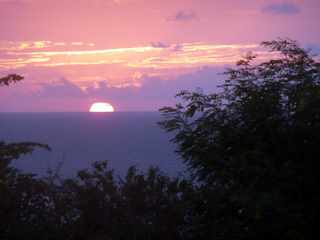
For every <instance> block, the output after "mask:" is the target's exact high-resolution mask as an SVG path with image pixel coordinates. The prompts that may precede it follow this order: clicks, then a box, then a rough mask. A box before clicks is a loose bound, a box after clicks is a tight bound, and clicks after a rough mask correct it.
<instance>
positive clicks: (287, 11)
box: [262, 2, 301, 15]
mask: <svg viewBox="0 0 320 240" xmlns="http://www.w3.org/2000/svg"><path fill="white" fill-rule="evenodd" d="M300 11H301V10H300V8H299V6H297V5H295V4H293V3H288V2H283V3H274V4H269V5H267V6H265V7H264V8H263V9H262V12H264V13H271V14H275V15H281V14H284V15H293V14H298V13H300Z"/></svg>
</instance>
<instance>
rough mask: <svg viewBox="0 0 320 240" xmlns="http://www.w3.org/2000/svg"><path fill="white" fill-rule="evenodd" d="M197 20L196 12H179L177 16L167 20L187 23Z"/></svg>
mask: <svg viewBox="0 0 320 240" xmlns="http://www.w3.org/2000/svg"><path fill="white" fill-rule="evenodd" d="M196 19H197V14H196V13H195V12H194V11H191V10H189V11H185V10H181V11H178V12H177V13H176V14H175V15H173V16H171V17H169V18H167V20H168V21H177V22H186V21H192V20H196Z"/></svg>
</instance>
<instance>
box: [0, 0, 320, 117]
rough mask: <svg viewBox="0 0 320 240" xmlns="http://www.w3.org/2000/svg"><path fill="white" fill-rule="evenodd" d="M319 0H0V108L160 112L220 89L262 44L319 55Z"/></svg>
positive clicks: (31, 110) (259, 49)
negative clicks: (292, 43) (227, 74)
mask: <svg viewBox="0 0 320 240" xmlns="http://www.w3.org/2000/svg"><path fill="white" fill-rule="evenodd" d="M319 12H320V1H319V0H287V1H281V0H223V1H222V0H0V32H1V34H0V77H1V76H5V75H7V74H10V73H17V74H21V75H23V76H24V77H25V79H24V80H23V82H21V83H18V84H15V85H12V86H10V87H2V88H1V89H0V112H86V111H88V109H89V108H90V106H91V104H92V103H94V102H101V101H104V102H109V103H111V104H112V105H113V106H114V108H115V109H116V110H117V111H156V110H158V109H159V108H160V107H162V106H166V105H172V104H174V103H175V101H176V100H175V99H174V95H175V94H176V93H177V92H178V91H180V90H183V89H189V90H192V89H196V88H199V87H200V88H202V89H203V90H204V91H206V92H210V91H217V85H218V84H219V83H221V81H223V79H224V76H223V75H221V73H222V72H223V71H224V70H225V69H226V68H227V67H229V66H232V64H234V63H235V62H236V61H237V60H239V59H240V58H241V57H242V56H244V55H245V54H246V53H248V52H255V53H257V54H258V55H259V56H260V57H261V59H264V58H268V57H270V55H269V54H268V53H267V52H266V51H265V50H264V49H261V47H260V46H259V44H260V43H261V42H262V41H265V40H274V39H277V38H291V39H293V40H297V41H298V42H299V43H300V44H301V45H302V46H304V47H307V48H311V49H313V50H314V52H316V53H317V52H318V53H320V31H319V26H318V22H319V21H320V15H319Z"/></svg>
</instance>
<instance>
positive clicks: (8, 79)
mask: <svg viewBox="0 0 320 240" xmlns="http://www.w3.org/2000/svg"><path fill="white" fill-rule="evenodd" d="M22 79H23V76H21V75H18V74H9V75H7V76H5V77H2V78H0V86H3V85H6V86H9V85H10V84H12V83H16V82H19V81H21V80H22Z"/></svg>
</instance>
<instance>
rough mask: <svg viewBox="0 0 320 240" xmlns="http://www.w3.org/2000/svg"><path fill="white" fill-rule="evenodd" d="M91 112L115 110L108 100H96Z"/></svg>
mask: <svg viewBox="0 0 320 240" xmlns="http://www.w3.org/2000/svg"><path fill="white" fill-rule="evenodd" d="M89 112H114V107H113V106H112V105H111V104H110V103H107V102H96V103H93V104H92V105H91V107H90V110H89Z"/></svg>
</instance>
